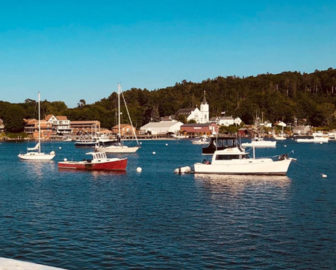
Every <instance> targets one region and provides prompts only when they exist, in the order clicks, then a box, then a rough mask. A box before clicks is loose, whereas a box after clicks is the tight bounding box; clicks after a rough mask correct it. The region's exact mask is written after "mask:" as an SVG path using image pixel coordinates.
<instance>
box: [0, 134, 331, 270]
mask: <svg viewBox="0 0 336 270" xmlns="http://www.w3.org/2000/svg"><path fill="white" fill-rule="evenodd" d="M166 144H168V146H167V145H166ZM28 145H30V146H32V145H33V144H32V143H30V144H25V143H1V144H0V228H1V230H0V256H1V257H8V258H15V259H20V260H26V261H30V262H35V263H42V264H48V265H52V266H58V267H64V268H67V269H111V268H153V269H158V268H173V269H200V268H220V269H335V268H336V177H335V176H336V167H335V157H336V143H329V144H323V145H320V144H297V143H295V142H292V141H285V142H279V143H278V147H277V148H276V149H262V150H259V151H257V155H259V156H272V155H275V154H279V153H284V152H290V151H291V150H294V154H292V155H293V156H294V157H296V158H297V159H298V161H297V162H296V163H293V164H292V165H291V167H290V170H289V173H288V177H241V176H235V177H228V176H226V177H225V176H213V177H210V176H194V175H183V176H180V175H174V174H173V170H174V169H175V168H177V167H179V166H185V165H191V164H193V163H195V162H198V161H201V160H202V159H203V158H204V156H201V154H200V153H201V147H202V146H198V145H192V144H191V143H190V142H189V141H183V140H181V141H144V142H143V143H142V148H141V149H140V150H139V151H138V153H137V154H133V155H129V164H128V169H127V172H126V173H125V174H115V173H114V174H113V173H98V172H74V171H59V170H58V169H57V161H60V160H63V159H64V158H68V159H69V160H71V159H73V160H80V159H83V158H84V157H85V152H87V151H89V150H90V149H79V148H75V147H74V144H73V143H71V142H70V143H65V142H64V143H59V142H58V143H57V142H55V143H44V144H43V148H44V150H45V151H47V152H49V151H51V150H55V151H56V154H57V155H56V158H55V160H54V161H52V162H44V163H36V162H35V163H34V162H23V161H20V160H19V159H18V158H17V154H18V153H20V152H24V151H25V149H26V147H27V146H28ZM153 151H155V152H156V155H153V154H152V152H153ZM137 167H142V168H143V172H142V173H140V174H139V173H137V172H136V168H137ZM321 173H325V174H327V175H328V177H327V178H322V177H321Z"/></svg>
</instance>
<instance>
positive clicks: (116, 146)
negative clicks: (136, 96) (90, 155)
mask: <svg viewBox="0 0 336 270" xmlns="http://www.w3.org/2000/svg"><path fill="white" fill-rule="evenodd" d="M120 95H122V98H123V101H124V104H125V107H126V111H127V115H128V118H129V121H130V124H131V126H132V127H133V124H132V119H131V117H130V114H129V111H128V108H127V104H126V100H125V97H124V95H123V94H122V91H121V86H120V84H118V137H117V141H116V142H115V143H113V144H111V145H108V146H104V145H99V144H98V145H96V147H95V150H96V151H97V152H105V153H108V154H120V153H122V154H127V153H135V152H136V151H138V149H139V148H140V146H139V142H138V138H137V136H136V133H135V131H134V129H133V128H132V132H133V135H134V137H135V140H136V142H137V145H136V146H127V145H124V144H123V143H122V141H121V130H120Z"/></svg>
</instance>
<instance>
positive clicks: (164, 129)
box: [140, 120, 183, 135]
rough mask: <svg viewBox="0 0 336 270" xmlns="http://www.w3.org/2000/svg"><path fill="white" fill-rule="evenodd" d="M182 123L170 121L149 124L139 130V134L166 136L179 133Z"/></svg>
mask: <svg viewBox="0 0 336 270" xmlns="http://www.w3.org/2000/svg"><path fill="white" fill-rule="evenodd" d="M182 125H183V123H182V122H178V121H176V120H172V121H160V122H149V123H147V124H146V125H144V126H142V127H141V128H140V132H141V133H143V134H144V133H150V134H152V135H158V134H167V133H175V134H176V133H178V132H179V131H180V128H181V126H182Z"/></svg>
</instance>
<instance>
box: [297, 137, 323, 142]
mask: <svg viewBox="0 0 336 270" xmlns="http://www.w3.org/2000/svg"><path fill="white" fill-rule="evenodd" d="M328 141H329V138H318V139H317V138H313V139H296V142H298V143H327V142H328Z"/></svg>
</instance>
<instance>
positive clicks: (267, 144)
mask: <svg viewBox="0 0 336 270" xmlns="http://www.w3.org/2000/svg"><path fill="white" fill-rule="evenodd" d="M242 147H255V148H275V147H276V142H274V141H263V142H258V141H256V142H250V143H242Z"/></svg>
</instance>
